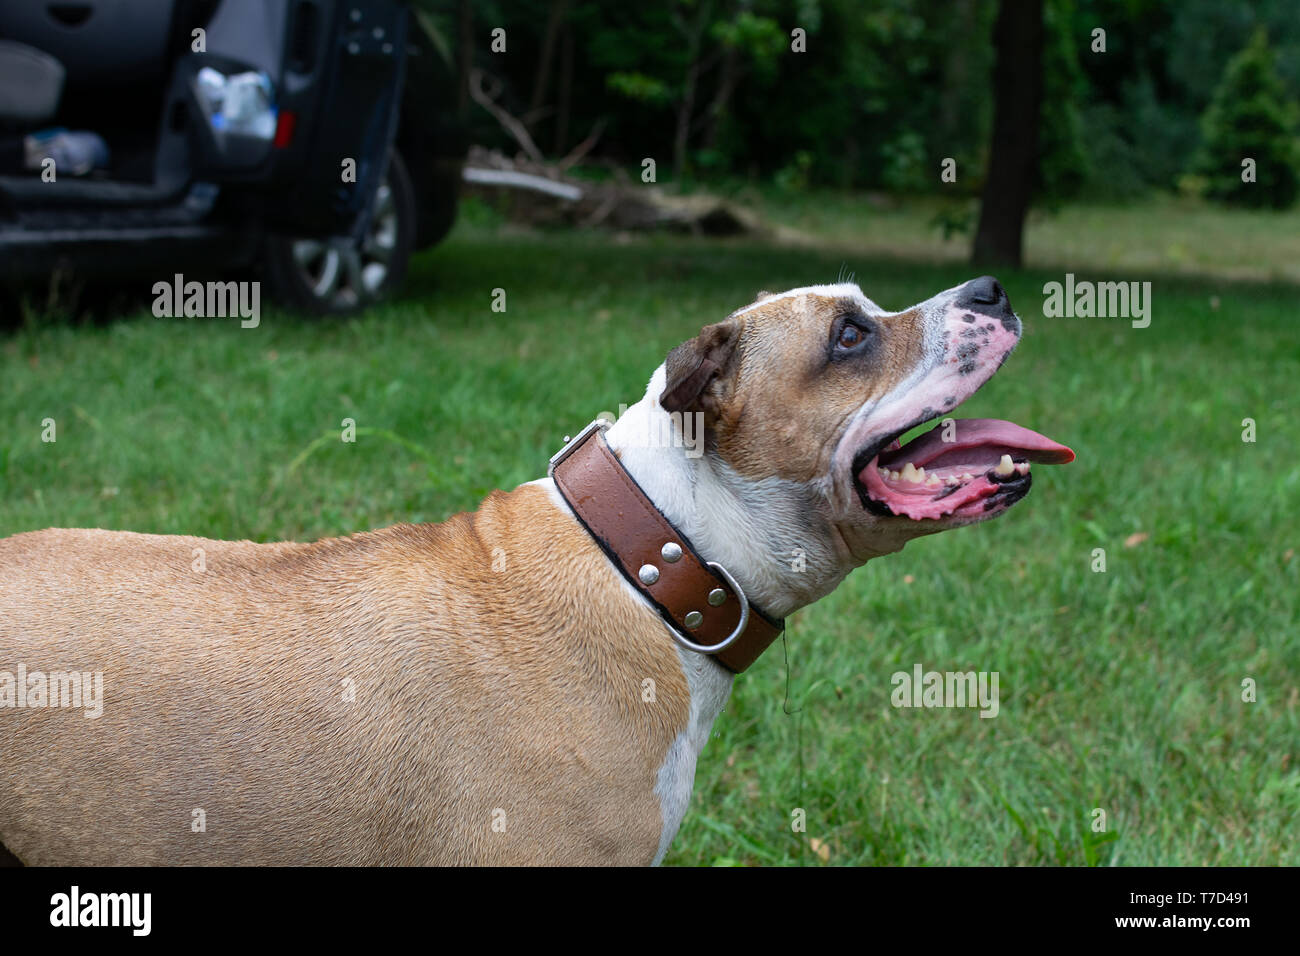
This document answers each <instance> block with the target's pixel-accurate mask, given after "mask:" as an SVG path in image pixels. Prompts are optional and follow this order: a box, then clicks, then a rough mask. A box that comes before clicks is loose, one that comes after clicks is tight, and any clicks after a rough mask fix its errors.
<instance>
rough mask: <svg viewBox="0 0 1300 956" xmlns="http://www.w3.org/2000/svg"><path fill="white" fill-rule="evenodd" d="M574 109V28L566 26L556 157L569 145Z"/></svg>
mask: <svg viewBox="0 0 1300 956" xmlns="http://www.w3.org/2000/svg"><path fill="white" fill-rule="evenodd" d="M572 108H573V27H572V26H570V25H569V24H567V23H566V24H565V25H564V27H563V28H562V30H561V34H560V92H559V103H558V104H557V105H556V113H555V155H556V156H563V155H564V154H565V152H566V150H567V147H568V145H569V113H570V111H571V110H572Z"/></svg>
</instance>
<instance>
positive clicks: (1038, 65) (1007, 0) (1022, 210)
mask: <svg viewBox="0 0 1300 956" xmlns="http://www.w3.org/2000/svg"><path fill="white" fill-rule="evenodd" d="M993 45H994V49H995V51H996V54H995V55H996V57H997V60H996V62H995V64H994V66H993V138H992V142H991V144H990V149H989V168H988V175H987V176H986V177H985V179H984V194H983V197H982V201H981V203H980V221H979V228H978V229H977V230H976V232H975V246H974V249H973V250H972V253H971V262H972V263H973V264H975V265H977V266H989V265H1010V266H1019V265H1020V263H1021V257H1022V246H1023V239H1024V230H1025V214H1026V213H1027V212H1028V211H1029V200H1030V199H1031V198H1032V196H1033V191H1034V184H1035V181H1036V180H1037V178H1038V116H1039V112H1040V109H1041V107H1042V100H1043V0H1001V4H1000V5H999V7H998V18H997V22H996V23H995V24H994V27H993Z"/></svg>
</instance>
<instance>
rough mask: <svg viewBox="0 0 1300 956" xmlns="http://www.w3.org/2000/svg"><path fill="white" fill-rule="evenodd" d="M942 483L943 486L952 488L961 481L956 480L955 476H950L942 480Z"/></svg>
mask: <svg viewBox="0 0 1300 956" xmlns="http://www.w3.org/2000/svg"><path fill="white" fill-rule="evenodd" d="M943 483H944V484H945V485H948V486H949V487H952V486H953V485H959V484H961V479H960V478H958V477H957V476H956V475H950V476H948V477H947V478H945V479H944V480H943Z"/></svg>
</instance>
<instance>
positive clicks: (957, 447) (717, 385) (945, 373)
mask: <svg viewBox="0 0 1300 956" xmlns="http://www.w3.org/2000/svg"><path fill="white" fill-rule="evenodd" d="M1019 338H1020V320H1019V319H1018V318H1017V317H1016V315H1015V313H1014V312H1012V311H1011V305H1010V303H1009V301H1008V300H1007V295H1006V293H1005V292H1004V291H1003V289H1002V286H1001V285H999V284H998V282H997V281H996V280H994V279H993V278H992V277H989V276H984V277H981V278H978V279H973V280H971V281H970V282H967V283H965V284H963V285H960V286H957V287H956V288H953V289H949V290H948V291H946V292H941V293H939V294H938V295H936V296H934V297H933V298H931V299H928V300H926V301H925V302H922V303H920V304H919V305H914V306H912V307H911V308H908V309H905V310H903V311H901V312H886V311H885V310H884V309H882V308H880V306H878V305H876V304H875V303H874V302H872V301H871V300H870V299H868V298H867V297H866V296H864V295H863V294H862V291H861V290H860V289H859V288H858V287H857V286H856V285H853V284H851V283H842V284H838V285H827V286H810V287H807V288H802V289H795V290H792V291H790V292H785V293H781V294H778V295H772V294H769V293H761V294H760V295H759V297H758V299H757V300H756V301H754V302H753V303H752V304H750V305H748V306H746V307H744V308H742V309H740V310H738V311H736V312H735V313H733V314H732V315H730V316H729V317H728V318H727V319H726V320H724V321H722V322H719V323H717V324H716V325H710V326H707V327H706V328H704V329H703V330H701V332H700V334H699V335H698V336H696V337H695V338H694V339H691V340H690V341H688V342H685V343H683V344H682V345H680V346H678V347H677V348H676V349H674V350H673V351H672V353H670V354H669V356H668V359H667V361H666V363H665V367H664V372H665V387H664V389H663V391H662V393H661V394H660V396H659V404H660V405H661V406H662V407H663V408H664V409H665V410H666V411H668V412H680V413H684V414H690V413H698V414H700V415H702V416H703V419H704V423H705V425H706V434H707V436H708V452H709V454H710V455H713V456H715V457H716V459H717V460H719V461H720V462H721V464H722V465H724V466H725V467H726V468H727V469H728V470H729V471H731V472H733V473H734V474H735V475H736V476H738V477H739V478H741V479H743V480H744V481H745V482H746V483H749V482H752V483H754V486H755V487H756V488H757V487H758V486H759V485H760V484H762V483H763V482H765V481H766V480H768V479H770V478H773V477H775V478H780V479H785V481H787V482H794V483H797V484H798V485H800V486H803V487H804V488H806V489H809V491H810V492H812V493H811V494H809V495H807V496H806V500H807V501H808V502H810V503H811V504H810V506H812V507H815V508H817V509H819V510H820V511H821V516H820V517H822V518H823V519H824V520H825V522H826V523H827V524H828V525H829V526H830V528H831V529H833V531H834V533H835V534H836V535H837V536H838V538H839V541H838V542H837V546H838V548H839V549H840V550H841V551H842V552H843V554H842V557H843V558H845V559H847V560H848V563H850V564H851V565H856V564H861V563H862V562H863V561H866V560H867V559H869V558H871V557H874V556H876V555H878V554H884V553H887V552H890V551H896V550H898V549H899V548H901V547H902V546H903V544H904V543H906V541H907V540H908V539H910V538H913V537H917V536H918V535H922V534H930V533H933V532H936V531H942V530H945V529H947V528H951V527H956V526H959V525H965V524H972V523H974V522H977V521H983V520H985V519H986V518H991V517H994V516H996V515H999V514H1001V513H1002V512H1004V511H1006V510H1007V509H1008V508H1009V507H1011V505H1013V504H1015V503H1016V502H1017V501H1019V500H1020V499H1021V498H1023V497H1024V496H1025V495H1026V494H1027V493H1028V491H1029V486H1030V482H1031V480H1032V479H1031V475H1030V463H1031V462H1042V463H1052V464H1058V463H1064V462H1068V461H1071V460H1073V458H1074V453H1073V452H1072V451H1070V449H1068V448H1066V447H1065V446H1064V445H1060V444H1057V443H1056V442H1054V441H1052V440H1051V439H1049V438H1046V437H1044V436H1042V435H1039V434H1037V433H1036V432H1032V431H1030V430H1029V429H1027V428H1022V427H1021V426H1019V425H1014V424H1012V423H1011V422H1006V421H1000V420H995V419H951V420H950V418H949V416H950V415H951V413H952V412H953V410H954V409H956V407H957V406H958V405H960V404H961V403H962V402H963V401H964V400H965V399H967V398H969V397H970V396H971V395H972V394H974V392H975V391H976V389H978V388H979V387H980V386H981V385H983V384H984V383H985V382H986V381H988V380H989V378H991V377H992V375H993V373H994V372H996V371H997V370H998V368H999V367H1000V366H1001V365H1002V363H1003V362H1004V361H1006V359H1007V357H1008V356H1009V355H1010V354H1011V351H1012V349H1014V348H1015V346H1016V343H1017V341H1018V340H1019ZM933 419H943V422H941V423H940V424H939V425H937V426H936V427H935V428H934V429H932V430H931V431H929V432H927V433H925V434H923V435H921V436H919V437H917V438H915V439H913V440H912V441H910V442H908V444H907V445H904V446H901V447H900V446H899V444H898V439H899V437H900V436H901V435H902V434H903V433H904V432H906V431H908V430H910V429H911V428H913V427H915V426H917V425H920V424H922V423H925V422H929V421H931V420H933ZM810 517H812V516H810Z"/></svg>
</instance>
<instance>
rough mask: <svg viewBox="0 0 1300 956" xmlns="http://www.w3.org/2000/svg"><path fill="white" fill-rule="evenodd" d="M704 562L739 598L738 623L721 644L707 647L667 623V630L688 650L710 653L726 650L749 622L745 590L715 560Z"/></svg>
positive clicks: (747, 600)
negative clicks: (719, 575) (720, 576)
mask: <svg viewBox="0 0 1300 956" xmlns="http://www.w3.org/2000/svg"><path fill="white" fill-rule="evenodd" d="M705 564H707V565H708V566H709V567H711V568H713V570H715V571H717V572H718V573H719V574H721V575H722V577H723V579H724V580H725V581H726V582H727V584H728V585H729V586H730V587H731V590H733V591H735V592H736V597H737V598H739V599H740V623H738V624H737V625H736V629H735V630H734V631H732V632H731V633H730V634H728V635H727V639H726V640H725V641H723V642H722V643H721V644H714V645H712V646H709V647H706V646H705V645H703V644H696V643H695V642H694V641H692V640H691V639H690V638H688V637H687V636H686V635H684V634H683V633H682V632H681V631H679V630H677V628H675V627H673V626H671V625H669V627H668V630H670V631H672V632H673V637H674V638H676V640H677V643H678V644H680V645H682V647H684V648H686V649H687V650H688V651H695V653H697V654H710V655H712V654H717V653H719V652H721V651H724V650H726V649H727V648H728V647H730V646H731V645H732V644H733V643H734V642H735V640H736V638H738V637H740V635H741V634H743V633H744V632H745V626H746V625H747V624H749V599H748V598H746V597H745V592H744V591H742V590H741V589H740V585H739V584H737V583H736V579H735V578H733V577H732V576H731V572H730V571H728V570H727V569H726V568H724V567H723V566H722V565H720V564H718V562H716V561H706V562H705Z"/></svg>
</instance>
